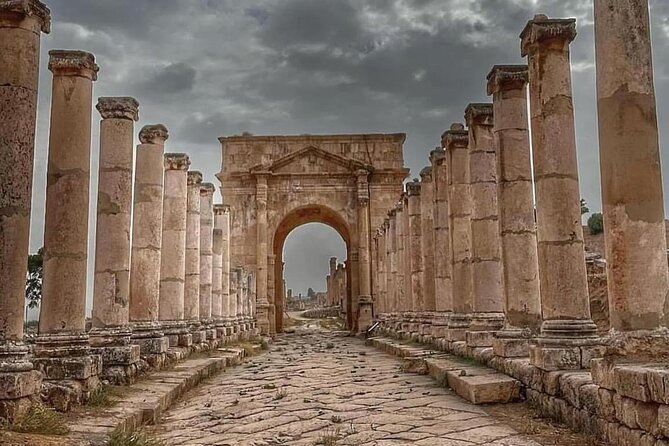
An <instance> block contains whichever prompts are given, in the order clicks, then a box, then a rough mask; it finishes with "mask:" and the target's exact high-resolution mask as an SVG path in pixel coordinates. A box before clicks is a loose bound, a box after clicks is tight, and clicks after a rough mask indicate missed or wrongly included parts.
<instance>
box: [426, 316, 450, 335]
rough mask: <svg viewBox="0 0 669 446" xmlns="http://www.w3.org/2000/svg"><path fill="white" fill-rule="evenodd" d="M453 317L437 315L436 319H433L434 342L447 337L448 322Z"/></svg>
mask: <svg viewBox="0 0 669 446" xmlns="http://www.w3.org/2000/svg"><path fill="white" fill-rule="evenodd" d="M450 317H451V313H450V312H448V313H439V312H438V313H435V314H434V318H433V319H432V327H431V329H430V334H431V335H432V339H433V340H437V339H441V338H444V337H445V336H446V332H447V331H448V321H449V319H450Z"/></svg>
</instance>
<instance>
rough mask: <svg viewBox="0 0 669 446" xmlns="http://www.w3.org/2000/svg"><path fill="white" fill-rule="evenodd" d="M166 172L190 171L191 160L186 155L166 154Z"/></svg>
mask: <svg viewBox="0 0 669 446" xmlns="http://www.w3.org/2000/svg"><path fill="white" fill-rule="evenodd" d="M164 156H165V170H188V166H190V158H188V155H187V154H185V153H166V154H165V155H164Z"/></svg>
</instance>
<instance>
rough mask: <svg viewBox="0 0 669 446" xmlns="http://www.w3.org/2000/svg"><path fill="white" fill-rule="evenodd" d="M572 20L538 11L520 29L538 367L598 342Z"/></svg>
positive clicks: (565, 364)
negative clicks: (531, 185) (532, 196)
mask: <svg viewBox="0 0 669 446" xmlns="http://www.w3.org/2000/svg"><path fill="white" fill-rule="evenodd" d="M575 37H576V20H575V19H548V18H547V17H546V16H543V15H537V16H535V17H534V19H533V20H530V21H529V22H528V24H527V26H526V27H525V29H524V30H523V32H522V34H521V52H522V55H523V56H527V57H528V62H529V79H530V111H531V125H532V143H533V144H532V148H533V149H532V150H533V155H534V156H533V159H534V178H535V184H536V201H537V240H538V256H539V257H538V259H539V283H540V289H541V312H542V314H543V323H542V325H541V337H540V338H539V339H538V344H537V345H533V346H531V347H530V359H531V362H532V364H533V365H535V366H537V367H539V368H542V369H544V370H555V369H578V368H581V367H588V365H589V362H590V359H591V357H592V354H593V350H595V351H596V350H597V349H593V348H592V345H593V344H595V343H596V342H597V337H596V329H597V327H596V325H595V324H594V322H592V319H591V318H590V302H589V298H588V283H587V276H586V270H585V258H584V249H583V229H582V227H581V212H580V205H579V203H580V194H579V189H578V169H577V161H576V137H575V132H574V109H573V103H572V98H571V72H570V62H569V44H570V43H571V42H572V41H573V40H574V38H575Z"/></svg>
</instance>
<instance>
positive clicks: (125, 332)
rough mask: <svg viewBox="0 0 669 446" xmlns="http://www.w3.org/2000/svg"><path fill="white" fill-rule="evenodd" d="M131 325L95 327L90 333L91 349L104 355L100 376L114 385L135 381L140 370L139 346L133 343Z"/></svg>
mask: <svg viewBox="0 0 669 446" xmlns="http://www.w3.org/2000/svg"><path fill="white" fill-rule="evenodd" d="M131 335H132V330H131V329H130V327H129V326H121V327H105V328H93V329H92V330H91V331H90V333H89V343H90V345H91V351H92V352H93V353H95V354H98V355H100V356H101V357H102V371H101V373H100V378H101V379H104V380H107V381H109V382H110V383H111V384H114V385H129V384H132V383H134V382H135V380H136V378H137V371H138V370H139V360H140V356H139V351H140V349H139V346H138V345H133V344H131V343H130V342H131Z"/></svg>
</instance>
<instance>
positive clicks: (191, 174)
mask: <svg viewBox="0 0 669 446" xmlns="http://www.w3.org/2000/svg"><path fill="white" fill-rule="evenodd" d="M187 178H188V180H187V181H188V185H189V186H198V187H199V186H200V184H202V172H200V171H197V170H189V171H188V177H187Z"/></svg>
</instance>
